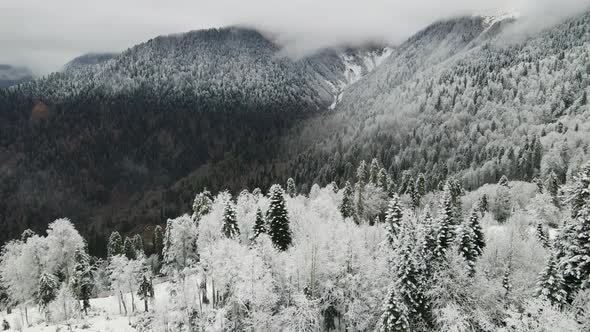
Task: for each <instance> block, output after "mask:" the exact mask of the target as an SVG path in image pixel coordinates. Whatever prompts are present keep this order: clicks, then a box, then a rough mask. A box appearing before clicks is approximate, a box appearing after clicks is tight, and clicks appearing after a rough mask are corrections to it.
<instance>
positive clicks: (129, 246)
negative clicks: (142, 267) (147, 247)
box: [123, 237, 137, 259]
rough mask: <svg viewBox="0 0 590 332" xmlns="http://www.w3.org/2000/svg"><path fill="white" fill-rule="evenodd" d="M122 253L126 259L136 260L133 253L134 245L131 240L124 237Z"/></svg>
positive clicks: (135, 255) (135, 254)
mask: <svg viewBox="0 0 590 332" xmlns="http://www.w3.org/2000/svg"><path fill="white" fill-rule="evenodd" d="M123 252H124V253H125V257H127V259H137V253H136V252H135V245H134V243H133V240H131V239H130V238H129V237H125V243H124V245H123Z"/></svg>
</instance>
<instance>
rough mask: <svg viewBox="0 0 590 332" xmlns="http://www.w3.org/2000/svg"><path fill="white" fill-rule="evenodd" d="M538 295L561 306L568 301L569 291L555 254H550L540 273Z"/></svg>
mask: <svg viewBox="0 0 590 332" xmlns="http://www.w3.org/2000/svg"><path fill="white" fill-rule="evenodd" d="M537 296H539V297H540V298H541V299H542V300H545V301H549V302H551V304H552V305H556V306H560V307H561V306H562V305H563V304H565V302H566V299H567V292H566V291H565V289H564V280H563V276H562V274H561V272H560V271H559V267H558V266H557V261H556V259H555V256H554V255H553V254H551V255H550V256H549V260H548V261H547V265H546V266H545V269H544V270H543V271H542V272H541V273H540V274H539V281H538V282H537Z"/></svg>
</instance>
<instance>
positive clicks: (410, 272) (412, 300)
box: [395, 243, 430, 325]
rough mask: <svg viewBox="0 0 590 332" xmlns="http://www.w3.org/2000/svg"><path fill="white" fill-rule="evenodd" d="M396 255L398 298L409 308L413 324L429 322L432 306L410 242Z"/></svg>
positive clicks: (409, 318)
mask: <svg viewBox="0 0 590 332" xmlns="http://www.w3.org/2000/svg"><path fill="white" fill-rule="evenodd" d="M396 257H397V258H396V260H397V264H396V265H397V267H396V279H395V280H396V281H395V289H396V293H397V296H398V298H399V299H400V300H401V301H402V302H403V304H404V305H405V307H406V308H407V312H408V314H407V315H408V320H409V322H410V324H411V325H413V324H415V323H420V322H425V323H429V321H430V307H429V305H428V301H427V298H426V295H425V292H424V287H423V286H422V283H421V273H420V271H419V270H418V268H417V263H416V259H415V258H414V254H413V251H412V249H411V248H410V245H409V243H406V244H404V246H403V248H402V249H401V251H398V254H397V255H396Z"/></svg>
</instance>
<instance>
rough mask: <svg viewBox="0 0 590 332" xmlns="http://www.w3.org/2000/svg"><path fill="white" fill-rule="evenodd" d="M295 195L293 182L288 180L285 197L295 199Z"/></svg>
mask: <svg viewBox="0 0 590 332" xmlns="http://www.w3.org/2000/svg"><path fill="white" fill-rule="evenodd" d="M296 194H297V189H296V188H295V180H293V178H289V179H288V180H287V195H289V196H290V197H295V195H296Z"/></svg>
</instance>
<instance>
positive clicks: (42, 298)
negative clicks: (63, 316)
mask: <svg viewBox="0 0 590 332" xmlns="http://www.w3.org/2000/svg"><path fill="white" fill-rule="evenodd" d="M58 289H59V282H58V281H57V278H56V277H55V276H54V275H53V274H50V273H47V272H43V273H42V274H41V277H40V278H39V288H38V290H37V303H38V304H39V307H40V308H41V310H42V311H45V314H46V319H47V320H49V317H48V315H49V312H48V311H47V310H45V309H47V306H48V305H49V303H51V302H52V301H53V300H55V298H56V296H57V291H58Z"/></svg>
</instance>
